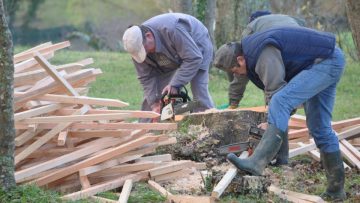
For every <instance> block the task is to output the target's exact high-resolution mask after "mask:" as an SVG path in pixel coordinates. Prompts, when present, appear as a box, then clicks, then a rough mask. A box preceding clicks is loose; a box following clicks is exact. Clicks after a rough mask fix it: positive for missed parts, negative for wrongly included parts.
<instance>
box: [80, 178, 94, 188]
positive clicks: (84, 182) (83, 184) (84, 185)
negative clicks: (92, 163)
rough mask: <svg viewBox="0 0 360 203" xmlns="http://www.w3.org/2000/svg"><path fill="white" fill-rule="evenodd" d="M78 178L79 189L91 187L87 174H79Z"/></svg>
mask: <svg viewBox="0 0 360 203" xmlns="http://www.w3.org/2000/svg"><path fill="white" fill-rule="evenodd" d="M79 180H80V184H81V189H83V190H84V189H87V188H89V187H91V184H90V181H89V179H88V177H87V176H80V175H79Z"/></svg>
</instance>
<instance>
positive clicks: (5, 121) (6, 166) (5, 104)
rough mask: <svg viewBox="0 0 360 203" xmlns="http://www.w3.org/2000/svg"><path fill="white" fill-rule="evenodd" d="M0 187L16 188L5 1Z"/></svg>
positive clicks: (0, 53) (0, 25) (0, 27)
mask: <svg viewBox="0 0 360 203" xmlns="http://www.w3.org/2000/svg"><path fill="white" fill-rule="evenodd" d="M0 15H1V16H0V44H1V49H0V185H1V187H2V189H4V190H9V189H10V188H11V187H14V186H15V185H16V184H15V178H14V150H15V145H14V139H15V130H14V112H13V81H14V76H13V75H14V64H13V45H12V39H11V33H10V30H9V27H8V25H7V22H6V19H5V18H6V16H5V12H4V5H3V0H0Z"/></svg>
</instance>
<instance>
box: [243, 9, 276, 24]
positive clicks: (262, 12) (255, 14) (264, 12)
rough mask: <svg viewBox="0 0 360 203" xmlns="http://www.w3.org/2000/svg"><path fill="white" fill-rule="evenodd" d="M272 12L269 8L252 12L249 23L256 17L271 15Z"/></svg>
mask: <svg viewBox="0 0 360 203" xmlns="http://www.w3.org/2000/svg"><path fill="white" fill-rule="evenodd" d="M270 14H271V11H267V10H264V11H255V12H253V13H251V15H250V17H249V22H248V23H251V22H252V21H253V20H255V19H256V18H258V17H260V16H264V15H270Z"/></svg>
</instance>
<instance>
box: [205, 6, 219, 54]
mask: <svg viewBox="0 0 360 203" xmlns="http://www.w3.org/2000/svg"><path fill="white" fill-rule="evenodd" d="M215 12H216V0H207V1H206V10H205V22H204V24H205V26H206V28H207V29H208V30H209V34H210V37H211V41H212V43H213V46H214V49H216V43H215V36H214V32H215V14H216V13H215Z"/></svg>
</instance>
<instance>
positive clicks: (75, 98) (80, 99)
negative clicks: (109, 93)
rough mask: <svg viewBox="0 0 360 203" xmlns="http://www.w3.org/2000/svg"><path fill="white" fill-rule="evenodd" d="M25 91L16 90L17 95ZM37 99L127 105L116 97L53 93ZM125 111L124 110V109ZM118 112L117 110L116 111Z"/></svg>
mask: <svg viewBox="0 0 360 203" xmlns="http://www.w3.org/2000/svg"><path fill="white" fill-rule="evenodd" d="M23 94H25V93H20V92H17V93H15V96H17V95H23ZM37 99H38V100H44V101H52V102H58V103H66V104H88V105H99V106H112V107H126V106H129V104H128V103H126V102H123V101H120V100H117V99H105V98H95V97H87V96H67V95H55V94H45V95H42V96H39V97H37ZM125 112H126V111H125ZM117 113H119V112H117ZM121 113H123V112H121Z"/></svg>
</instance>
